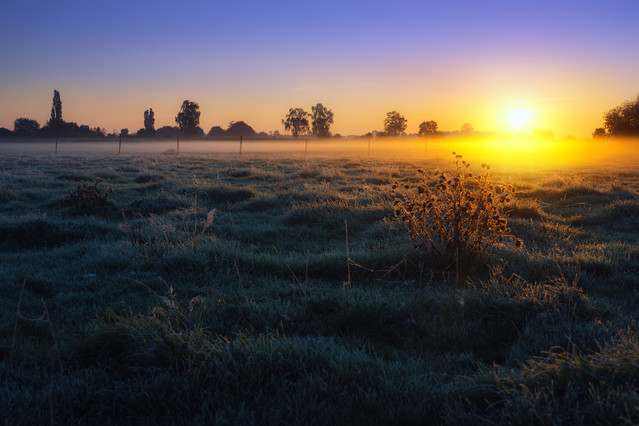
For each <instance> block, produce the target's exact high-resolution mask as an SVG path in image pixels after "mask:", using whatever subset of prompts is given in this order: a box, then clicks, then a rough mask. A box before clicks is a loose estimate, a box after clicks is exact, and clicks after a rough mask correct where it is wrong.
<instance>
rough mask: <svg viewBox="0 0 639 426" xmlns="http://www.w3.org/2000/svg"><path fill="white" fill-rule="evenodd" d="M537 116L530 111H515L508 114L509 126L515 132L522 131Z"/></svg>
mask: <svg viewBox="0 0 639 426" xmlns="http://www.w3.org/2000/svg"><path fill="white" fill-rule="evenodd" d="M534 116H535V114H534V113H533V111H532V110H530V109H515V110H512V111H511V112H510V114H508V126H509V127H510V128H512V129H515V130H521V129H523V128H524V127H526V126H527V125H528V124H530V122H531V121H532V119H533V117H534Z"/></svg>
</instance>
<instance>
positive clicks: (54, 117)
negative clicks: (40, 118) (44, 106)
mask: <svg viewBox="0 0 639 426" xmlns="http://www.w3.org/2000/svg"><path fill="white" fill-rule="evenodd" d="M54 121H62V101H61V100H60V92H58V91H57V90H54V91H53V105H52V106H51V119H50V120H49V122H54Z"/></svg>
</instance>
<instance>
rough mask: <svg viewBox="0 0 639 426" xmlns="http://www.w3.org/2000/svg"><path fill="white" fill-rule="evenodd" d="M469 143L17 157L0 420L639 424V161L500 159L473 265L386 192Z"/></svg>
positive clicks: (1, 209) (5, 188)
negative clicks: (517, 162) (453, 255)
mask: <svg viewBox="0 0 639 426" xmlns="http://www.w3.org/2000/svg"><path fill="white" fill-rule="evenodd" d="M450 160H451V158H445V157H443V158H441V159H431V160H416V159H413V160H410V159H392V160H388V159H387V160H382V159H379V158H377V159H375V158H366V157H357V158H350V159H349V158H328V157H326V158H324V157H315V158H305V157H302V156H285V155H281V156H275V155H270V156H269V155H252V156H244V157H240V156H237V155H216V156H212V155H200V156H195V155H192V156H184V155H180V156H175V155H161V154H154V155H123V156H119V157H115V156H92V155H75V156H66V155H59V156H54V155H19V154H11V155H2V156H0V253H1V258H0V259H1V260H0V291H1V293H2V297H1V298H0V420H2V421H3V422H4V423H5V424H9V425H11V424H44V423H50V424H55V423H58V424H329V423H332V424H404V425H405V424H426V423H439V424H478V423H506V424H510V423H515V424H522V423H526V424H593V423H604V424H605V423H608V424H624V423H635V424H636V423H639V393H638V392H637V384H638V382H639V336H638V334H637V332H638V324H637V321H638V319H639V311H637V306H638V304H639V170H637V168H636V167H633V166H632V165H626V166H621V165H615V164H613V165H600V166H592V165H591V166H588V167H581V166H577V165H573V166H571V167H556V168H555V169H553V168H548V169H545V170H543V171H540V170H533V169H522V170H513V169H506V168H503V169H500V168H498V167H494V170H493V172H492V174H491V180H492V181H493V182H495V183H508V184H511V185H514V186H515V187H516V192H515V193H514V196H513V197H512V199H511V200H510V202H509V203H507V204H506V206H505V208H504V215H505V217H506V218H507V219H508V226H509V227H510V228H511V229H512V234H513V235H515V236H516V237H518V238H521V239H522V240H523V242H524V247H523V248H517V247H514V246H510V245H504V246H498V247H495V248H494V249H493V250H492V251H491V253H490V255H489V256H485V257H482V258H481V259H480V260H479V261H478V262H477V264H476V265H475V266H474V268H473V269H472V270H471V272H470V273H469V274H468V275H463V274H462V275H461V276H460V273H459V271H458V270H455V268H454V267H450V265H445V264H444V263H442V261H441V260H440V259H438V258H437V257H436V256H432V257H427V258H424V257H422V256H421V255H420V254H419V253H418V252H416V251H415V250H414V247H413V243H412V242H411V241H410V239H409V237H408V234H407V231H406V229H405V226H404V224H403V222H401V221H400V220H399V219H397V218H396V217H395V215H394V209H393V199H392V196H391V186H392V185H393V184H394V183H395V182H400V183H414V182H417V181H418V179H419V174H418V172H417V169H418V168H421V169H424V170H429V171H430V170H435V169H438V168H439V169H442V168H443V169H450V168H451V167H452V166H453V164H452V161H450ZM478 167H479V165H478V164H476V163H473V165H472V170H475V169H476V168H478ZM98 178H99V179H101V181H100V182H99V183H97V184H96V183H95V182H96V179H98ZM78 185H88V186H87V187H85V188H88V187H90V186H91V185H95V188H94V189H95V190H96V193H97V194H98V195H106V194H107V193H108V199H107V198H106V196H104V197H103V201H104V202H103V203H96V202H94V201H88V202H81V201H78V199H75V201H73V199H72V197H71V198H70V195H69V194H71V193H72V192H73V191H77V189H78ZM105 191H106V192H105Z"/></svg>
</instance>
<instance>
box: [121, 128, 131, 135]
mask: <svg viewBox="0 0 639 426" xmlns="http://www.w3.org/2000/svg"><path fill="white" fill-rule="evenodd" d="M120 136H129V129H126V128H125V129H122V130H120Z"/></svg>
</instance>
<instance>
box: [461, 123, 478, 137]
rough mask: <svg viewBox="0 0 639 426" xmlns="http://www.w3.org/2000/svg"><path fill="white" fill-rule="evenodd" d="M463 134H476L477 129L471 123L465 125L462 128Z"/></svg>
mask: <svg viewBox="0 0 639 426" xmlns="http://www.w3.org/2000/svg"><path fill="white" fill-rule="evenodd" d="M461 132H462V133H464V134H466V135H470V134H471V133H474V132H475V128H474V127H473V126H472V125H471V124H470V123H464V124H463V125H462V127H461Z"/></svg>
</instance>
